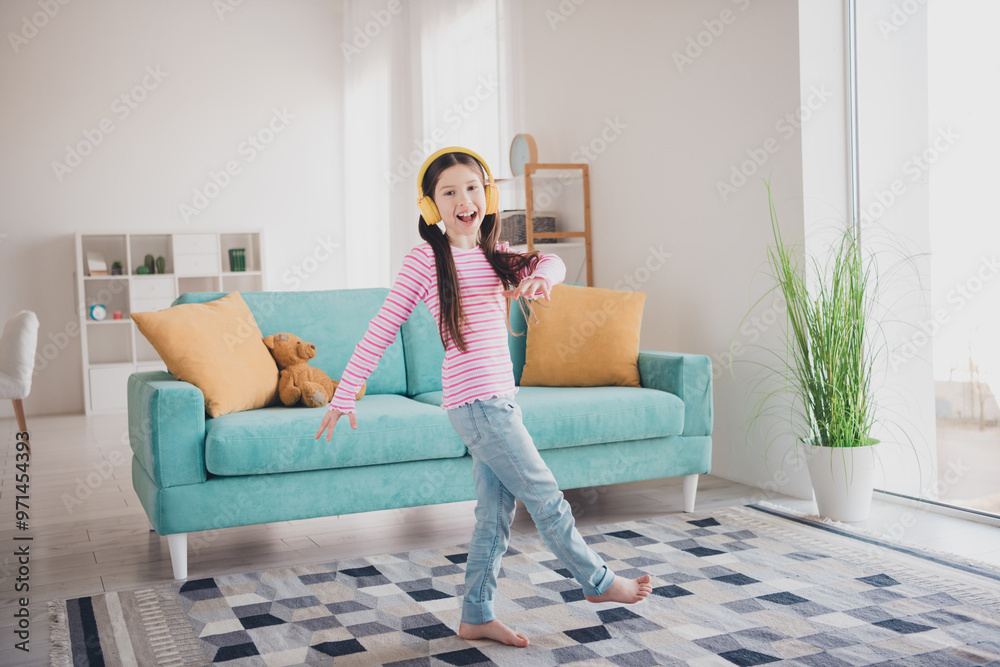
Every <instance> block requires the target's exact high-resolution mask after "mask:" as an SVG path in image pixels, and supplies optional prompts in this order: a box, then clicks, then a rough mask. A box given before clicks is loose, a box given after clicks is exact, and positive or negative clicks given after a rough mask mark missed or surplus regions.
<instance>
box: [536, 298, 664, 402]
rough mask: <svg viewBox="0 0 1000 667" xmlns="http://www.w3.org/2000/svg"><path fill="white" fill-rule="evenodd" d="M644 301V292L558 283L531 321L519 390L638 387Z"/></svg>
mask: <svg viewBox="0 0 1000 667" xmlns="http://www.w3.org/2000/svg"><path fill="white" fill-rule="evenodd" d="M645 301H646V293H645V292H630V291H623V290H610V289H601V288H598V287H579V286H576V285H554V286H553V287H552V301H551V303H549V304H547V305H548V307H546V308H538V309H536V311H535V312H536V317H535V318H532V319H531V321H530V322H529V323H528V336H527V342H526V344H527V350H526V353H525V362H524V371H523V372H522V374H521V382H520V384H521V386H522V387H523V386H527V385H533V386H546V387H596V386H603V385H620V386H625V387H639V386H640V384H639V365H638V361H637V360H638V358H639V329H640V326H641V325H642V308H643V304H644V303H645ZM536 319H537V320H538V321H537V322H536V321H535V320H536Z"/></svg>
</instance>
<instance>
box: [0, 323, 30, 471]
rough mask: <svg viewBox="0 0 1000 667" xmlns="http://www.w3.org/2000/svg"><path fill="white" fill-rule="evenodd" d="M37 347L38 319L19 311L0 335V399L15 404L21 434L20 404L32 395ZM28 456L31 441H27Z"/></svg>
mask: <svg viewBox="0 0 1000 667" xmlns="http://www.w3.org/2000/svg"><path fill="white" fill-rule="evenodd" d="M37 345H38V317H37V316H36V315H35V314H34V313H33V312H31V311H30V310H22V311H21V312H19V313H18V314H17V315H14V316H13V317H12V318H10V319H9V320H7V323H6V324H4V327H3V333H2V334H0V399H8V398H9V399H10V400H12V401H13V402H14V415H15V416H16V417H17V428H18V430H19V431H20V432H27V431H28V424H27V422H25V419H24V406H23V405H22V404H21V401H22V400H23V399H25V398H27V397H28V394H29V393H30V392H31V374H32V373H33V372H34V369H35V347H36V346H37ZM28 452H29V453H30V452H31V440H30V437H29V440H28Z"/></svg>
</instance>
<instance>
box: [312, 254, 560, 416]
mask: <svg viewBox="0 0 1000 667" xmlns="http://www.w3.org/2000/svg"><path fill="white" fill-rule="evenodd" d="M497 248H498V249H500V250H505V251H507V252H514V251H511V250H510V244H508V243H501V244H497ZM451 253H452V256H453V257H454V258H455V268H456V269H457V270H458V283H459V293H460V294H461V298H462V309H463V311H464V313H465V319H466V323H465V328H464V329H463V331H462V333H463V335H464V337H465V344H466V346H467V350H466V352H465V353H464V354H463V353H462V352H459V350H458V348H457V347H455V344H454V342H452V341H449V343H448V347H447V349H446V350H445V354H444V364H442V366H441V385H442V389H443V390H444V401H443V403H442V404H441V407H443V408H445V409H446V410H448V409H451V408H457V407H459V406H460V405H464V404H466V403H471V402H472V401H474V400H476V399H477V398H482V399H485V398H491V397H494V396H513V395H514V394H515V393H516V392H517V387H515V386H514V369H513V364H512V363H511V360H510V348H509V347H508V345H507V307H506V297H504V296H503V294H501V292H502V291H503V284H502V283H501V282H500V277H499V276H498V275H497V274H496V271H494V270H493V267H492V266H491V265H490V263H489V261H487V259H486V255H484V254H483V251H482V249H480V248H479V247H478V246H477V247H475V248H472V249H469V250H465V249H462V248H456V247H454V246H452V248H451ZM565 277H566V266H565V264H563V261H562V260H561V259H560V258H559V257H558V256H557V255H553V254H545V255H542V256H541V257H540V259H539V260H538V261H537V262H534V263H533V265H532V266H528V267H526V268H525V269H524V270H523V271H522V272H521V274H520V275H519V278H521V280H525V279H528V278H541V279H542V280H544V281H545V282H546V283H547V284H548V286H549V287H550V288H551V287H552V286H553V285H556V284H558V283H561V282H562V281H563V279H564V278H565ZM420 301H424V302H426V303H427V307H428V308H429V309H430V311H431V315H433V316H434V321H435V322H437V323H438V326H440V317H441V308H440V304H439V303H438V284H437V269H436V268H435V265H434V250H433V249H432V248H431V246H430V244H429V243H422V244H421V245H418V246H417V247H416V248H414V249H413V250H411V251H410V253H409V254H408V255H407V256H406V257H405V258H404V259H403V268H402V269H401V270H400V272H399V275H398V276H397V277H396V282H395V284H394V285H393V286H392V288H391V289H390V290H389V295H388V296H387V297H386V299H385V302H384V303H383V304H382V308H381V309H380V310H379V312H378V314H377V315H376V316H375V318H374V319H372V320H371V322H369V324H368V331H367V332H366V333H365V335H364V338H362V339H361V342H359V343H358V345H357V347H355V348H354V354H353V355H352V356H351V360H350V362H348V364H347V368H345V369H344V374H343V376H342V377H341V379H340V385H339V386H338V387H337V391H336V393H335V394H334V396H333V400H331V401H330V404H329V405H328V408H329V409H331V410H333V409H336V410H340V411H341V412H354V411H355V404H354V397H355V395H356V394H357V393H358V391H359V390H360V389H361V384H362V383H363V382H364V381H365V380H366V379H367V378H368V376H370V375H371V374H372V373H373V372H374V371H375V367H376V366H377V365H378V361H379V359H380V358H381V357H382V355H383V354H384V353H385V350H386V348H387V347H389V346H390V345H391V344H392V342H393V341H394V340H396V334H397V333H398V332H399V328H400V327H401V326H402V325H403V322H405V321H406V318H407V317H409V316H410V313H412V312H413V309H414V308H415V307H416V305H417V303H419V302H420Z"/></svg>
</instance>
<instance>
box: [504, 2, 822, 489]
mask: <svg viewBox="0 0 1000 667" xmlns="http://www.w3.org/2000/svg"><path fill="white" fill-rule="evenodd" d="M519 10H520V28H521V29H520V31H519V32H518V33H517V35H518V44H515V48H516V47H517V46H518V45H519V46H520V49H519V53H518V54H517V55H518V58H517V59H516V60H517V61H518V62H520V64H521V75H520V78H521V81H520V83H519V87H520V89H521V90H522V91H523V110H522V116H523V117H522V119H521V122H522V126H521V127H518V128H515V129H516V130H517V131H523V132H528V133H531V134H532V135H534V137H535V139H536V140H537V142H538V152H539V160H540V161H542V162H561V161H579V160H578V159H574V158H575V157H576V158H578V157H579V156H580V153H579V150H580V147H581V146H583V145H588V144H590V143H591V142H593V143H594V148H595V149H603V152H601V153H600V154H599V155H594V156H593V159H592V160H590V186H591V212H592V230H593V231H592V234H593V246H594V275H595V285H596V286H598V287H606V288H612V287H616V285H617V288H618V289H629V287H628V285H627V284H626V283H624V282H623V281H625V280H626V279H628V280H631V281H632V283H633V284H634V285H635V286H636V288H637V289H641V290H642V291H645V292H646V293H647V297H646V307H645V312H644V316H643V329H642V333H641V347H642V348H643V349H653V350H674V351H682V352H692V353H700V354H707V355H710V356H711V357H712V358H713V363H714V364H715V365H716V367H717V369H718V371H717V374H716V384H715V433H714V438H713V443H714V452H713V472H714V473H716V474H718V475H721V476H723V477H726V478H729V479H734V480H738V481H742V482H746V483H749V484H754V485H760V486H764V485H767V484H768V483H769V482H770V483H774V482H775V474H776V471H777V470H779V466H780V463H779V462H778V460H779V459H780V458H781V454H782V449H781V448H782V447H784V446H787V443H780V442H779V443H777V444H776V445H775V447H773V448H772V452H771V458H770V463H765V460H764V457H763V456H762V454H761V449H762V442H761V441H760V438H758V437H754V438H753V440H752V442H751V443H750V445H749V446H748V445H747V442H746V440H747V439H746V434H745V425H746V417H747V414H748V412H749V410H750V409H751V408H752V406H750V405H748V403H747V400H746V398H745V397H746V396H747V393H748V390H749V387H750V384H751V380H750V375H751V374H752V370H753V369H752V368H751V367H750V365H749V364H743V363H741V364H737V365H736V367H735V374H736V377H735V378H734V377H732V376H731V375H730V374H729V371H728V370H725V369H723V368H722V366H723V364H724V362H725V360H726V358H727V356H728V351H729V348H730V344H731V342H732V341H733V338H734V336H735V335H736V333H737V329H738V328H739V326H740V323H741V319H742V317H743V315H744V313H746V312H747V311H748V310H749V309H750V305H751V303H752V300H751V297H752V296H753V297H757V296H760V294H761V292H762V289H761V288H762V286H763V282H762V281H760V280H758V281H756V282H755V283H754V284H753V285H748V281H749V279H750V277H751V276H753V275H754V273H755V271H757V270H758V269H759V268H761V267H762V264H763V262H764V260H765V258H766V255H765V248H766V246H767V245H768V243H769V242H770V240H771V227H770V222H769V217H768V209H767V197H766V193H765V190H764V187H763V185H762V183H761V181H760V178H762V177H768V176H769V177H770V179H771V183H772V186H773V189H774V191H775V196H776V200H777V202H778V209H779V216H780V218H781V223H782V228H783V229H784V230H785V233H786V234H787V236H788V237H789V238H792V239H797V240H800V239H801V238H802V229H803V219H802V195H803V185H802V166H803V165H802V146H801V134H800V131H799V129H798V128H797V127H796V125H798V121H797V120H795V114H796V113H797V112H799V109H800V105H801V104H802V95H801V94H800V77H799V38H798V34H799V33H798V31H799V19H798V8H797V3H796V2H795V1H794V0H782V1H771V2H766V3H764V2H746V1H743V0H740V1H729V0H714V1H713V2H669V3H668V2H662V1H660V0H631V1H629V2H596V1H595V2H587V3H583V4H579V5H578V4H576V3H570V2H563V3H557V2H521V3H520V5H519ZM570 10H571V11H570ZM724 12H725V13H724ZM699 40H701V42H702V46H701V51H700V53H699V52H698V41H699ZM692 43H693V44H695V46H691V44H692ZM688 49H690V51H689V52H688V53H689V54H690V58H691V62H684V61H681V62H680V66H678V62H677V60H675V52H676V53H679V54H681V57H683V56H684V55H685V52H686V51H687V50H688ZM821 112H822V109H821V110H820V112H818V113H821ZM788 114H793V116H792V119H791V120H789V119H787V118H786V115H788ZM608 128H612V129H609V130H608V131H607V134H605V135H604V136H602V133H603V132H605V131H606V130H607V129H608ZM614 128H618V129H614ZM616 133H617V134H616ZM610 137H614V138H613V140H611V141H606V142H605V143H604V145H603V146H602V143H601V140H602V139H608V138H610ZM765 146H766V147H767V148H768V149H770V152H768V150H766V149H765ZM748 151H749V153H748ZM754 155H756V156H757V157H758V159H759V160H760V161H761V162H763V165H761V166H756V165H755V164H754V163H752V162H751V163H749V165H748V166H747V167H746V171H748V172H751V174H752V175H751V177H750V178H748V179H746V183H745V184H741V181H740V180H739V179H736V181H735V182H736V183H737V184H738V185H733V184H732V183H729V184H730V186H731V188H732V191H726V192H725V193H724V194H725V200H724V199H723V196H722V194H720V183H723V184H725V183H727V182H729V180H730V178H731V176H732V170H733V169H734V168H735V169H736V170H739V169H740V166H741V164H743V163H744V162H746V161H747V160H751V159H752V157H753V156H754ZM661 247H662V249H663V252H666V253H670V254H671V257H670V258H669V259H668V260H667V261H666V263H665V265H664V266H663V268H661V269H659V270H654V271H648V269H647V267H650V266H655V265H656V261H655V253H654V249H655V250H656V252H659V249H660V248H661ZM647 262H648V264H647ZM743 331H744V333H742V334H740V335H739V336H737V342H738V343H740V344H741V345H743V346H748V345H750V344H752V343H756V344H757V345H762V346H768V347H772V348H773V347H774V346H775V345H776V344H777V343H776V341H774V339H773V336H774V328H773V327H770V328H769V327H768V326H767V325H764V324H756V325H748V327H745V328H744V329H743ZM753 358H755V353H752V352H746V353H744V354H743V356H742V357H741V359H743V360H749V359H753ZM802 472H803V473H804V471H802ZM780 481H781V483H780V484H778V486H780V488H781V490H782V491H784V492H786V493H793V494H795V495H799V496H808V495H809V485H808V478H807V477H803V476H802V474H793V473H791V472H790V473H789V477H788V478H787V479H784V478H780Z"/></svg>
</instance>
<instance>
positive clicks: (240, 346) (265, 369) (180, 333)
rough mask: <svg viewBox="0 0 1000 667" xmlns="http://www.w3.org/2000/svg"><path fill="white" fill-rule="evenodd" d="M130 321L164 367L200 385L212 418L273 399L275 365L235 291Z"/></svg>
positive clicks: (270, 402) (275, 394)
mask: <svg viewBox="0 0 1000 667" xmlns="http://www.w3.org/2000/svg"><path fill="white" fill-rule="evenodd" d="M132 319H133V320H134V321H135V324H136V326H137V327H138V329H139V331H140V332H141V333H142V335H143V336H145V337H146V340H148V341H149V343H150V345H152V346H153V348H154V349H155V350H156V352H157V353H158V354H159V355H160V358H161V359H163V362H164V363H165V364H166V365H167V370H169V371H170V373H171V374H172V375H173V376H174V377H175V378H177V379H178V380H183V381H184V382H190V383H191V384H193V385H194V386H196V387H198V388H199V389H201V392H202V394H204V396H205V410H206V411H207V412H208V414H209V415H210V416H212V417H218V416H220V415H225V414H229V413H230V412H239V411H241V410H254V409H257V408H262V407H264V406H267V405H274V404H275V403H276V402H277V400H278V366H277V364H275V363H274V357H272V356H271V353H270V352H268V350H267V346H265V345H264V340H263V336H261V333H260V329H259V328H258V327H257V322H256V321H255V320H254V316H253V313H252V312H251V311H250V309H249V308H248V307H247V304H246V303H245V302H244V300H243V297H242V296H240V293H239V292H231V293H229V294H227V295H225V296H222V297H220V298H218V299H215V300H213V301H209V302H207V303H188V304H182V305H178V306H174V307H172V308H166V309H164V310H158V311H155V312H148V313H132Z"/></svg>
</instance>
